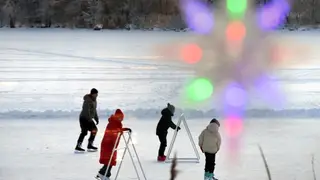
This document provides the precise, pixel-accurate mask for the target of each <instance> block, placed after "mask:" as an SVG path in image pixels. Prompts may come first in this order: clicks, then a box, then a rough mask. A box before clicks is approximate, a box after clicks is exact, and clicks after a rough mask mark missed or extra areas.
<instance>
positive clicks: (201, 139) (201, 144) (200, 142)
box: [198, 131, 204, 152]
mask: <svg viewBox="0 0 320 180" xmlns="http://www.w3.org/2000/svg"><path fill="white" fill-rule="evenodd" d="M198 139H199V142H198V145H199V147H200V149H201V151H202V152H203V150H202V146H203V141H204V131H202V132H201V134H200V135H199V138H198Z"/></svg>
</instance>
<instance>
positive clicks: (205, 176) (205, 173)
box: [204, 172, 211, 180]
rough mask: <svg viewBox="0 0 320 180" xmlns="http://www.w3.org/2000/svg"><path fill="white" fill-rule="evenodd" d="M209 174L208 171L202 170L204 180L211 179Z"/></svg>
mask: <svg viewBox="0 0 320 180" xmlns="http://www.w3.org/2000/svg"><path fill="white" fill-rule="evenodd" d="M209 174H210V173H209V172H204V180H211V179H210V175H209Z"/></svg>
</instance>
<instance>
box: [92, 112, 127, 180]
mask: <svg viewBox="0 0 320 180" xmlns="http://www.w3.org/2000/svg"><path fill="white" fill-rule="evenodd" d="M123 118H124V114H123V113H122V111H121V110H120V109H117V110H116V112H115V114H113V115H111V116H110V117H109V119H108V120H109V123H108V125H107V127H106V130H105V132H104V136H103V139H102V142H101V148H100V160H99V162H100V164H103V167H102V168H101V169H100V170H99V173H98V175H97V176H96V178H97V179H102V180H109V178H110V176H111V168H112V166H115V165H116V164H117V161H116V160H117V151H114V153H113V155H112V157H111V154H112V150H113V148H114V147H115V148H117V147H118V145H119V142H120V138H119V140H118V142H116V141H117V137H118V134H119V133H121V135H122V133H123V132H124V131H129V132H130V133H131V129H130V128H123V127H122V121H123ZM116 143H117V144H116ZM109 162H110V166H109V167H108V164H109ZM106 172H107V173H106ZM105 174H106V177H105V178H104V179H103V177H104V175H105Z"/></svg>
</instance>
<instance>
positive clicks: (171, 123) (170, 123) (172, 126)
mask: <svg viewBox="0 0 320 180" xmlns="http://www.w3.org/2000/svg"><path fill="white" fill-rule="evenodd" d="M168 123H169V127H171V128H172V129H176V128H177V125H175V124H174V123H173V122H172V119H171V117H170V118H168ZM180 129H181V128H180V127H178V130H180Z"/></svg>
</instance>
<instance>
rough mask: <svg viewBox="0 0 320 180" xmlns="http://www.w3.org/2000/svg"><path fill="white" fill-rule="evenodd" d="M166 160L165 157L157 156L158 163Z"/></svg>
mask: <svg viewBox="0 0 320 180" xmlns="http://www.w3.org/2000/svg"><path fill="white" fill-rule="evenodd" d="M165 160H166V156H158V162H164V161H165Z"/></svg>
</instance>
